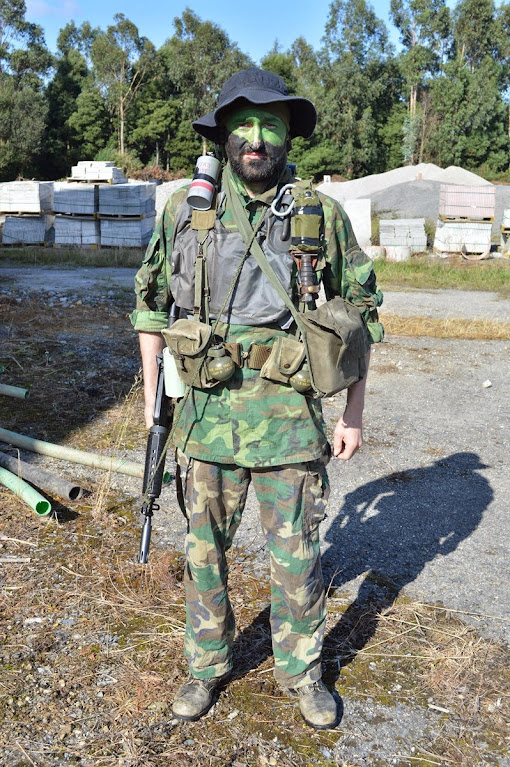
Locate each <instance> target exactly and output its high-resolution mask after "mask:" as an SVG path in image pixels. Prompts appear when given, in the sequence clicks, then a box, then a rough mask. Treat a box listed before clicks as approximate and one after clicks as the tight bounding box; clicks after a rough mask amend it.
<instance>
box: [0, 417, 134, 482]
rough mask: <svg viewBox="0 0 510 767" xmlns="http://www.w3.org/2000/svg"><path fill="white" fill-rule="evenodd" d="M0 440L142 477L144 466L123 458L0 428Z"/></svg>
mask: <svg viewBox="0 0 510 767" xmlns="http://www.w3.org/2000/svg"><path fill="white" fill-rule="evenodd" d="M0 442H6V443H7V444H9V445H14V446H15V447H21V448H24V449H25V450H30V451H31V452H32V453H39V454H40V455H49V456H50V457H51V458H61V459H62V460H63V461H71V462H72V463H81V464H83V465H84V466H92V468H94V469H106V470H107V471H114V472H118V473H119V474H129V476H131V477H140V479H143V473H144V466H143V465H142V464H140V463H135V462H134V461H127V460H125V459H124V458H110V457H108V456H105V455H97V453H87V452H86V451H85V450H76V448H74V447H66V446H65V445H55V444H54V443H52V442H44V441H43V440H41V439H33V438H32V437H27V436H25V435H24V434H17V433H16V432H15V431H9V430H8V429H2V428H0Z"/></svg>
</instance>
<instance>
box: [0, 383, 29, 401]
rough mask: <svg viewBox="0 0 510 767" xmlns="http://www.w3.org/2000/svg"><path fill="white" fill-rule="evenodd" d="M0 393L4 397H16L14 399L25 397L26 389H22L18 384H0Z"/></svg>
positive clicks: (26, 394) (26, 395)
mask: <svg viewBox="0 0 510 767" xmlns="http://www.w3.org/2000/svg"><path fill="white" fill-rule="evenodd" d="M0 394H5V396H6V397H16V399H26V398H27V397H28V389H22V388H21V387H20V386H9V384H0Z"/></svg>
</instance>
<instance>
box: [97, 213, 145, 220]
mask: <svg viewBox="0 0 510 767" xmlns="http://www.w3.org/2000/svg"><path fill="white" fill-rule="evenodd" d="M155 215H156V211H154V213H133V214H132V215H130V214H129V213H128V214H124V213H98V214H97V217H98V218H100V219H104V220H108V219H109V220H110V221H142V219H144V218H154V217H155Z"/></svg>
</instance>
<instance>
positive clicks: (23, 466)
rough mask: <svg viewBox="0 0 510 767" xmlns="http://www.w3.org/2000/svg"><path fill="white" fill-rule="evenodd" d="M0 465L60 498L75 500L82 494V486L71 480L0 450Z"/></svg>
mask: <svg viewBox="0 0 510 767" xmlns="http://www.w3.org/2000/svg"><path fill="white" fill-rule="evenodd" d="M0 466H3V468H4V469H7V470H8V471H11V472H12V473H13V474H16V475H17V476H18V477H21V478H22V479H25V480H27V481H28V482H30V483H31V484H32V485H37V487H41V488H42V489H43V490H46V492H48V493H51V494H54V495H58V496H60V498H67V500H68V501H77V500H78V498H81V497H82V496H83V493H84V489H83V487H80V486H79V485H73V483H72V482H66V480H65V479H62V478H61V477H57V475H56V474H52V473H51V472H49V471H44V469H40V468H39V466H34V465H33V464H31V463H27V462H26V461H22V460H21V459H20V458H16V457H15V456H13V455H7V453H2V452H0Z"/></svg>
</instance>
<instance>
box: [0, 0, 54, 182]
mask: <svg viewBox="0 0 510 767" xmlns="http://www.w3.org/2000/svg"><path fill="white" fill-rule="evenodd" d="M25 13H26V6H25V3H24V1H23V0H1V1H0V108H1V110H2V120H1V121H0V179H3V180H8V179H10V178H14V177H16V175H19V174H26V173H32V172H33V171H34V168H35V161H36V157H37V153H38V151H39V149H40V146H41V140H42V135H43V131H44V119H45V115H46V108H47V107H46V100H45V98H44V95H43V84H44V77H45V76H46V74H47V72H48V71H49V69H50V67H51V64H52V57H51V54H50V52H49V51H48V49H47V48H46V44H45V42H44V36H43V33H42V29H41V28H40V27H39V26H37V25H36V24H31V23H29V22H28V21H26V19H25Z"/></svg>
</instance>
